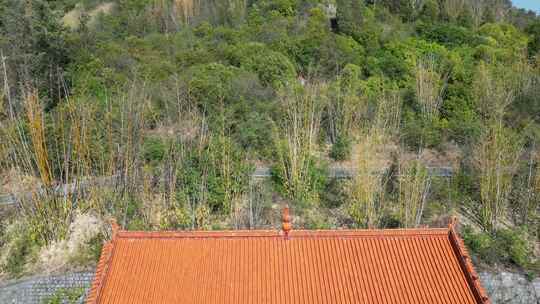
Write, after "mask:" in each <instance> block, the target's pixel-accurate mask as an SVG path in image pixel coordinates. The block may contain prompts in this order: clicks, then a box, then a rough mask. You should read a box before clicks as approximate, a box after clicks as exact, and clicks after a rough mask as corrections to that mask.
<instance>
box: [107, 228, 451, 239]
mask: <svg viewBox="0 0 540 304" xmlns="http://www.w3.org/2000/svg"><path fill="white" fill-rule="evenodd" d="M430 235H441V236H447V235H448V228H428V229H426V228H407V229H403V228H400V229H339V230H293V231H291V232H290V233H289V236H290V237H291V238H295V237H296V238H298V237H302V238H303V237H315V238H316V237H323V238H324V237H340V238H342V237H379V236H384V237H390V236H396V237H403V236H430ZM282 236H283V232H282V231H279V230H222V231H201V230H191V231H127V230H121V231H118V233H117V237H118V238H252V237H255V238H260V237H271V238H272V237H282Z"/></svg>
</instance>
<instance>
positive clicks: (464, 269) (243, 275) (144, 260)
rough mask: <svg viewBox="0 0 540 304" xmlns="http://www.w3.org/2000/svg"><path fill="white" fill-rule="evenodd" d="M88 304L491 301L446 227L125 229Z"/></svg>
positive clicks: (107, 252)
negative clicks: (380, 228) (161, 230)
mask: <svg viewBox="0 0 540 304" xmlns="http://www.w3.org/2000/svg"><path fill="white" fill-rule="evenodd" d="M87 303H118V304H123V303H132V304H136V303H205V304H210V303H237V304H238V303H268V304H274V303H276V304H277V303H298V304H300V303H343V304H344V303H404V304H405V303H407V304H409V303H429V304H435V303H444V304H446V303H464V304H468V303H471V304H472V303H489V299H487V297H486V296H485V292H484V290H483V289H482V287H481V286H480V284H479V281H478V276H477V275H476V273H475V272H474V268H473V267H472V264H471V263H470V259H469V258H468V254H467V252H466V249H465V247H464V246H463V243H462V241H461V239H460V238H459V236H458V235H457V233H456V231H455V227H454V225H450V226H449V228H444V229H443V228H440V229H389V230H326V231H324V230H313V231H308V230H292V231H290V233H289V235H288V236H284V235H283V233H282V232H277V231H270V230H265V231H211V232H203V231H191V232H130V231H115V232H114V237H113V239H112V241H111V242H109V243H108V244H106V245H105V246H104V248H103V252H102V255H101V258H100V261H99V264H98V269H97V272H96V278H95V281H94V283H93V285H92V289H91V292H90V295H89V297H88V299H87Z"/></svg>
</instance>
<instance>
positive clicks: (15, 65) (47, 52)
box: [0, 0, 68, 102]
mask: <svg viewBox="0 0 540 304" xmlns="http://www.w3.org/2000/svg"><path fill="white" fill-rule="evenodd" d="M4 5H5V7H4V13H3V14H2V15H1V16H0V24H2V25H3V26H2V27H0V34H1V36H3V40H1V41H0V48H1V49H2V50H3V53H4V55H5V56H6V57H7V58H8V60H7V65H8V71H9V72H10V73H9V74H8V77H9V78H10V79H9V80H10V81H9V82H10V83H11V84H12V85H13V87H14V88H16V87H17V86H15V84H19V83H32V85H33V87H35V88H37V89H38V90H39V91H40V92H41V94H44V95H46V96H48V97H49V99H50V102H57V101H58V100H59V99H60V97H62V96H63V95H64V92H63V90H62V89H61V88H59V86H58V83H59V81H61V80H62V73H63V70H64V68H65V67H66V65H67V64H68V56H67V55H68V54H66V47H65V46H66V41H65V37H66V31H65V29H64V27H63V26H62V24H61V22H60V16H59V13H58V12H55V11H53V10H52V9H51V8H50V5H49V2H48V1H43V0H28V1H17V0H5V1H4ZM13 91H14V90H13ZM13 94H17V95H18V96H21V92H18V93H15V92H13Z"/></svg>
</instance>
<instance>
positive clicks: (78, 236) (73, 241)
mask: <svg viewBox="0 0 540 304" xmlns="http://www.w3.org/2000/svg"><path fill="white" fill-rule="evenodd" d="M106 226H107V225H105V223H104V222H103V221H102V220H101V219H100V218H98V217H96V216H95V215H91V214H81V213H79V214H77V215H76V216H75V218H74V220H73V222H72V223H71V224H70V227H69V235H68V237H67V238H66V239H64V240H60V241H56V242H53V243H51V244H49V245H48V246H46V247H43V248H41V251H40V252H39V261H38V263H39V264H38V265H36V267H38V268H39V269H41V270H42V271H44V272H49V273H51V272H56V271H60V270H62V269H64V268H66V267H68V266H69V265H70V263H71V262H72V261H74V260H76V261H77V262H81V261H88V262H89V261H91V260H92V257H89V256H87V255H88V245H89V243H90V242H91V241H92V240H93V239H94V238H96V237H97V236H98V235H99V234H103V233H105V231H106ZM77 266H78V267H80V266H83V265H77Z"/></svg>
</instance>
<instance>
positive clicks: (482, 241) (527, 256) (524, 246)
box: [463, 227, 532, 269]
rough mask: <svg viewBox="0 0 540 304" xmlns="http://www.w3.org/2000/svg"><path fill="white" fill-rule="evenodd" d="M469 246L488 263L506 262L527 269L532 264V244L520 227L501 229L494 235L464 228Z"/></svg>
mask: <svg viewBox="0 0 540 304" xmlns="http://www.w3.org/2000/svg"><path fill="white" fill-rule="evenodd" d="M463 240H464V241H465V244H466V245H467V247H468V248H469V249H470V250H471V251H472V252H473V253H474V254H475V255H477V256H478V257H479V258H480V259H481V260H482V261H484V262H486V263H488V264H505V265H513V266H518V267H521V268H524V269H527V268H528V267H530V266H531V262H532V260H531V257H532V244H531V243H530V241H529V240H528V237H527V235H526V234H525V233H524V232H523V231H521V230H519V229H514V230H511V229H500V230H497V231H496V232H495V234H494V235H492V234H489V233H485V232H474V231H473V230H472V229H470V228H467V227H466V228H465V229H464V230H463Z"/></svg>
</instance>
